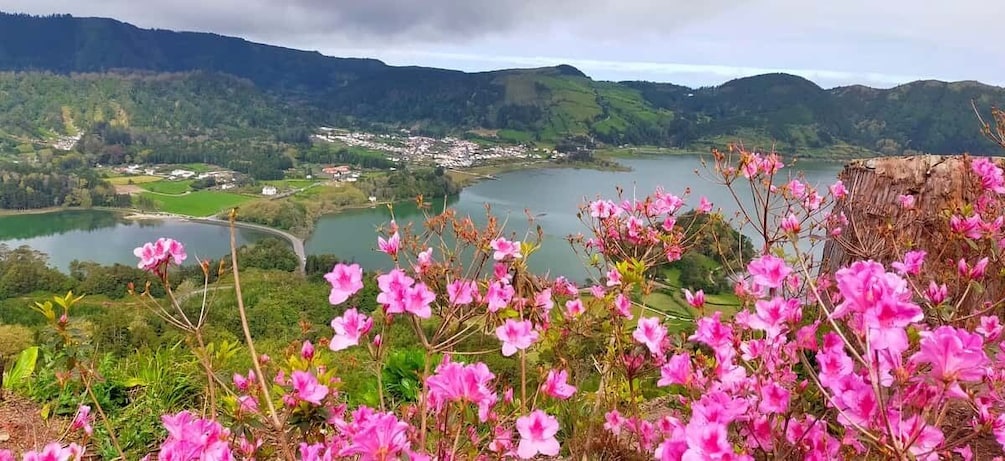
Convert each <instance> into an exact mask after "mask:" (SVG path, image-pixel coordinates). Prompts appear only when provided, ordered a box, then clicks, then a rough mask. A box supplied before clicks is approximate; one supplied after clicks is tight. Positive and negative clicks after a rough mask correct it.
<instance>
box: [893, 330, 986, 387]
mask: <svg viewBox="0 0 1005 461" xmlns="http://www.w3.org/2000/svg"><path fill="white" fill-rule="evenodd" d="M920 335H921V343H920V346H919V350H918V352H917V353H915V354H914V355H913V356H912V357H911V359H912V360H916V361H917V362H919V363H928V364H931V365H932V372H931V375H932V378H934V379H935V380H937V381H940V382H943V383H946V384H950V385H951V386H952V388H953V389H954V390H955V391H957V393H958V394H960V395H958V396H959V397H963V396H964V395H965V394H963V393H962V390H960V389H959V387H958V385H957V384H956V383H957V382H958V381H962V382H976V381H980V380H981V379H982V378H983V377H984V375H985V367H986V366H987V364H988V363H989V362H988V357H987V355H986V354H985V353H984V338H983V337H981V335H979V334H976V333H968V332H967V331H965V330H959V329H956V328H953V327H949V326H941V327H939V328H936V329H935V330H934V331H923V332H921V333H920Z"/></svg>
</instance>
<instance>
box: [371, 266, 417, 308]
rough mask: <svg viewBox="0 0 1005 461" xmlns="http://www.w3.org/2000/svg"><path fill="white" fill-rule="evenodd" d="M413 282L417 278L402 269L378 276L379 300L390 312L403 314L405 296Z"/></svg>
mask: <svg viewBox="0 0 1005 461" xmlns="http://www.w3.org/2000/svg"><path fill="white" fill-rule="evenodd" d="M413 284H415V280H414V279H413V278H411V277H409V276H407V275H405V271H403V270H401V269H393V270H392V271H391V272H389V273H387V274H383V275H380V276H378V277H377V287H378V288H379V289H380V293H378V294H377V302H378V303H380V304H382V305H384V308H385V312H386V313H388V314H402V313H404V312H405V305H406V301H405V298H406V296H407V295H408V290H409V288H411V287H412V285H413Z"/></svg>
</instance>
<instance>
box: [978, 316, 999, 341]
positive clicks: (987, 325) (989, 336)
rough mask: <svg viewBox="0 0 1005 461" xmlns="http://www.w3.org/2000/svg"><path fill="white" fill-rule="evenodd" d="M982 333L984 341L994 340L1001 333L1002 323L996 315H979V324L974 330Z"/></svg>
mask: <svg viewBox="0 0 1005 461" xmlns="http://www.w3.org/2000/svg"><path fill="white" fill-rule="evenodd" d="M974 331H976V332H978V333H980V334H982V335H984V341H986V342H989V343H990V342H994V341H997V340H998V338H1001V335H1002V324H1001V322H1000V320H999V319H998V316H997V315H985V316H982V317H981V325H980V326H979V327H977V329H976V330H974Z"/></svg>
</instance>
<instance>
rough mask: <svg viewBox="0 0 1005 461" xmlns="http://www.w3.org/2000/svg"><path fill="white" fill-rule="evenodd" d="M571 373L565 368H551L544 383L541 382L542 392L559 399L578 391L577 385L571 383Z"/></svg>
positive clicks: (566, 397)
mask: <svg viewBox="0 0 1005 461" xmlns="http://www.w3.org/2000/svg"><path fill="white" fill-rule="evenodd" d="M568 379H569V374H568V373H567V372H566V371H565V370H559V371H555V370H549V371H548V376H547V377H546V378H545V380H544V383H543V384H541V392H544V393H545V394H546V395H549V396H551V397H554V398H556V399H559V400H565V399H568V398H569V397H572V394H575V393H576V387H575V386H571V385H569V382H568Z"/></svg>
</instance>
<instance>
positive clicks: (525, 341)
mask: <svg viewBox="0 0 1005 461" xmlns="http://www.w3.org/2000/svg"><path fill="white" fill-rule="evenodd" d="M496 337H497V338H499V340H500V341H502V343H503V346H502V354H503V355H504V356H506V357H509V356H511V355H513V354H515V353H516V351H517V350H524V349H527V348H528V347H530V346H531V345H532V344H534V342H535V341H537V337H538V334H537V332H536V331H534V326H533V324H531V323H530V321H529V320H523V321H516V320H513V319H506V322H505V323H503V324H502V325H501V326H500V327H499V328H496Z"/></svg>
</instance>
